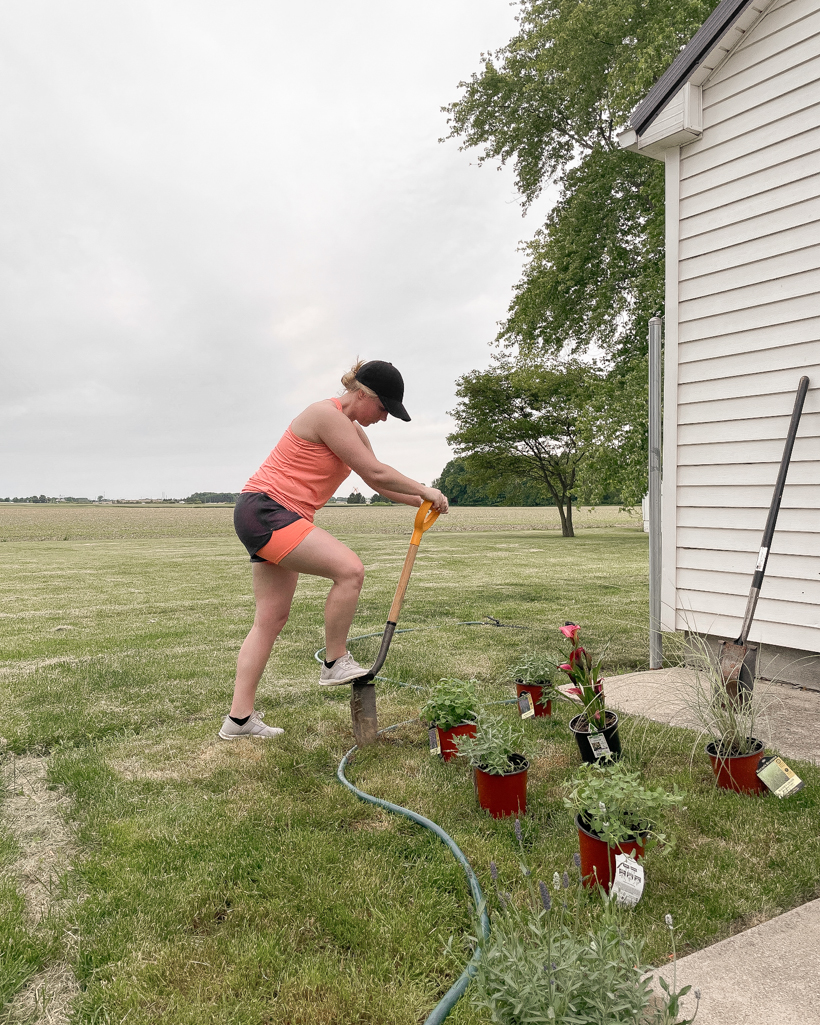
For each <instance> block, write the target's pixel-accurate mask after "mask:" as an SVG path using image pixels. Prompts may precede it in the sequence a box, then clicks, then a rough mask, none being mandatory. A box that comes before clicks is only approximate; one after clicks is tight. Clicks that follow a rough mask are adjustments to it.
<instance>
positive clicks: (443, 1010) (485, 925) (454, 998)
mask: <svg viewBox="0 0 820 1025" xmlns="http://www.w3.org/2000/svg"><path fill="white" fill-rule="evenodd" d="M455 625H456V626H495V627H504V626H508V625H509V624H506V623H502V622H501V621H500V620H498V619H495V618H494V617H493V616H485V617H484V619H483V620H480V621H479V620H466V621H464V622H461V623H456V624H455ZM420 629H425V628H424V627H404V628H403V629H402V630H396V631H395V632H396V633H412V632H413V631H414V630H420ZM511 629H514V630H528V629H531V628H530V627H526V626H515V627H511ZM383 633H384V631H383V630H378V631H376V632H375V633H369V634H360V635H359V636H358V637H351V638H349V640H350V641H364V640H367V639H368V638H371V637H381V636H382V635H383ZM324 651H325V649H324V648H319V650H318V651H317V652H315V653H314V656H313V657H314V658H315V659H316V661H317V662H321V661H322V656H323V654H324ZM374 679H376V680H381V681H382V682H383V683H394V684H397V685H398V686H399V687H409V688H412V689H413V690H425V689H426V688H424V687H422V686H420V685H419V684H417V683H402V682H401V681H400V680H389V679H387V677H384V676H376V677H374ZM492 704H498V705H510V704H517V699H516V698H510V699H507V700H504V701H494V702H492ZM415 722H416V720H415V719H408V720H406V721H405V722H400V723H394V724H393V725H392V726H387V727H385V728H384V729H382V730H379V734H382V733H389V732H390V731H391V730H397V729H399V727H401V726H409V725H411V724H412V723H415ZM356 751H358V745H354V746H353V747H351V749H350V750H349V751H348V752H347V754H346V755H345V756H344V758H342V760H341V762H339V768H338V769H337V770H336V776H337V778H338V779H339V782H340V783H342V784H343V785H344V786H346V787H347V789H348V790H350V791H351V793H353V794H355V795H356V797H358V798H359V800H361V801H366V802H367V803H369V804H375V805H377V806H378V807H379V808H384V809H385V811H389V812H392V813H393V814H394V815H403V816H404V817H405V818H408V819H410V820H411V822H415V823H416V824H417V825H419V826H423V827H424V828H425V829H429V830H430V831H431V832H432V833H435V835H436V836H437V837H438V838H439V840H441V841H442V843H444V844H446V845H447V847H449V849H450V852H451V853H452V855H453V857H454V858H455V859H456V861H457V862H458V863H459V864H460V865H461V867H462V868H463V869H464V874H465V875H466V876H467V881H468V882H469V884H470V891H471V893H472V895H473V901H474V903H475V906H476V909H477V910H478V912H479V924H480V927H481V935H482V936H483V938H484V939H485V940H486V939H487V938H488V937H489V935H490V920H489V917H488V916H487V910H486V905H485V901H484V894H483V892H482V890H481V885H480V884H479V882H478V879H477V878H476V874H475V872H473V869H472V866H471V865H470V863H469V861H467V858H466V857H465V856H464V852H463V851H462V850H461V848H460V847H459V846H458V844H456V842H455V841H454V840H453V838H452V837H451V836H449V834H447V833H445V832H444V830H443V829H442V828H441V826H439V825H437V824H436V823H435V822H433V821H432V820H431V819H427V818H425V817H424V816H423V815H419V814H418V813H417V812H414V811H411V810H410V809H409V808H404V807H402V806H401V805H400V804H391V803H390V801H384V800H382V799H381V798H380V797H374V796H373V795H372V794H366V793H365V792H364V791H363V790H359V788H358V787H355V786H354V785H353V784H352V783H351V782H350V780H348V778H347V777H346V776H345V769H346V768H347V766H348V764H349V763H350V759H351V758H352V757H353V755H354V754H355V753H356ZM480 959H481V948H480V947H479V948H478V949H477V950H476V952H475V954H473V956H472V958H471V959H470V961H469V962H468V963H467V965H466V967H465V969H464V971H463V972H462V973H461V975H460V976H459V978H458V979H457V980H456V981H455V982H454V983H453V985H452V986H451V987H450V989H448V990H447V992H446V993H445V994H444V996H443V997H442V998H441V1000H440V1001H439V1002H438V1003H437V1004H436V1006H435V1007H434V1008H433V1010H432V1011H431V1013H430V1014H429V1016H428V1017H427V1018H426V1019H425V1021H424V1025H440V1023H441V1022H443V1021H444V1019H445V1018H446V1017H447V1015H448V1014H449V1013H450V1011H452V1009H453V1008H454V1007H455V1005H456V1003H457V1002H458V1001H459V1000H460V999H461V997H462V996H464V993H465V992H466V990H467V987H468V986H469V985H470V981H471V980H472V978H473V976H474V975H475V973H476V970H477V968H478V962H479V960H480Z"/></svg>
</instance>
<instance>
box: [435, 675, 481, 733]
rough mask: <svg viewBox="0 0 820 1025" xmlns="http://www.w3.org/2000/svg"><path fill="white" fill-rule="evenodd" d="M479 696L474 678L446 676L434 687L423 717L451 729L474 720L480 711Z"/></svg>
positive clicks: (443, 727) (443, 728) (442, 727)
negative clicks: (461, 678) (459, 678)
mask: <svg viewBox="0 0 820 1025" xmlns="http://www.w3.org/2000/svg"><path fill="white" fill-rule="evenodd" d="M478 706H479V698H478V693H477V691H476V688H475V683H473V681H472V680H469V681H467V680H457V679H455V678H454V677H446V678H445V679H442V680H439V681H438V683H437V684H436V685H435V686H434V687H433V690H432V693H431V694H430V697H429V698H428V700H427V702H426V704H425V705H424V706H423V708H422V709H421V717H422V719H424V720H426V721H427V722H431V723H433V724H434V725H435V726H438V727H439V729H442V730H451V729H452V728H453V727H454V726H459V725H460V724H461V723H463V722H472V721H473V720H474V719H475V717H476V713H477V711H478Z"/></svg>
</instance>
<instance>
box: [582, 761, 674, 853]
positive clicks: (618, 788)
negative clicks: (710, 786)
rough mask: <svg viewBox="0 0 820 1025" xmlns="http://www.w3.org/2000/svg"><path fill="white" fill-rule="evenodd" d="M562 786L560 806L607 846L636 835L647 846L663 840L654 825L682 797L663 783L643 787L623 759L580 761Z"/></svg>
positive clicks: (661, 834)
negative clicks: (575, 772) (567, 810)
mask: <svg viewBox="0 0 820 1025" xmlns="http://www.w3.org/2000/svg"><path fill="white" fill-rule="evenodd" d="M564 789H565V791H566V796H565V797H564V806H565V807H566V808H569V809H570V810H571V811H573V812H574V813H575V814H576V815H579V816H580V817H581V820H582V822H583V823H584V825H585V826H586V827H587V828H588V829H589V830H590V831H591V832H593V833H595V834H596V835H597V836H599V837H600V838H601V839H602V840H605V841H606V842H607V843H608V844H610V845H611V846H615V845H617V844H620V843H624V842H625V841H627V840H634V839H635V838H636V837H646V838H647V846H651V845H653V844H656V843H660V842H665V840H666V837H665V835H664V834H663V833H659V832H658V831H657V827H658V825H659V824H660V823H661V821H662V819H663V817H664V813H665V812H666V811H667V810H668V809H669V808H671V807H674V806H675V805H679V804H681V803H682V802H683V799H684V795H683V794H681V793H679V792H678V790H677V788H674V789H673V791H672V792H671V793H670V792H669V791H668V790H664V788H663V787H657V788H656V789H654V790H652V789H649V788H648V787H645V786H644V785H643V783H642V782H641V777H640V774H639V773H637V772H630V771H629V769H627V768H626V766H625V765H624V763H623V762H596V763H595V764H593V765H587V764H584V765H582V766H581V767H580V768H579V770H578V773H577V775H576V776H575V777H574V778H573V779H571V780H569V782H567V783H566V784H564Z"/></svg>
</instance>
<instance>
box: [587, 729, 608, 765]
mask: <svg viewBox="0 0 820 1025" xmlns="http://www.w3.org/2000/svg"><path fill="white" fill-rule="evenodd" d="M589 746H590V748H592V753H593V754H594V755H595V760H596V761H597V760H598V759H599V758H606V757H607V756H608V755H611V754H612V752H611V751H610V749H609V744H607V742H606V737H605V736H604V735H603V733H590V735H589Z"/></svg>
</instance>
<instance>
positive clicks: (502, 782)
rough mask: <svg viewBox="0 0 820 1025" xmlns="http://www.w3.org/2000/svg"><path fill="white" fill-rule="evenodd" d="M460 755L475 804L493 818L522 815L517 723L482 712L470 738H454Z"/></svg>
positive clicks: (523, 778)
mask: <svg viewBox="0 0 820 1025" xmlns="http://www.w3.org/2000/svg"><path fill="white" fill-rule="evenodd" d="M456 743H457V745H458V754H459V757H460V758H467V759H468V760H469V762H470V765H471V767H472V769H473V780H474V783H475V792H476V797H477V798H478V803H479V805H480V806H481V807H482V808H484V809H485V810H486V811H488V812H489V813H490V815H492V817H493V818H494V819H499V818H503V817H504V816H505V815H524V814H525V813H526V810H527V769H528V768H529V762H528V761H527V758H526V756H525V755H524V754H523V753H522V751H523V746H524V736H523V731H522V729H521V724H520V722H516V723H511V722H508V721H507V720H505V719H502V718H501V716H500V715H495V714H491V713H489V712H482V713H480V714H479V716H478V719H477V728H476V732H475V736H474V737H465V736H462V737H459V738H458V739H457V741H456Z"/></svg>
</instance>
